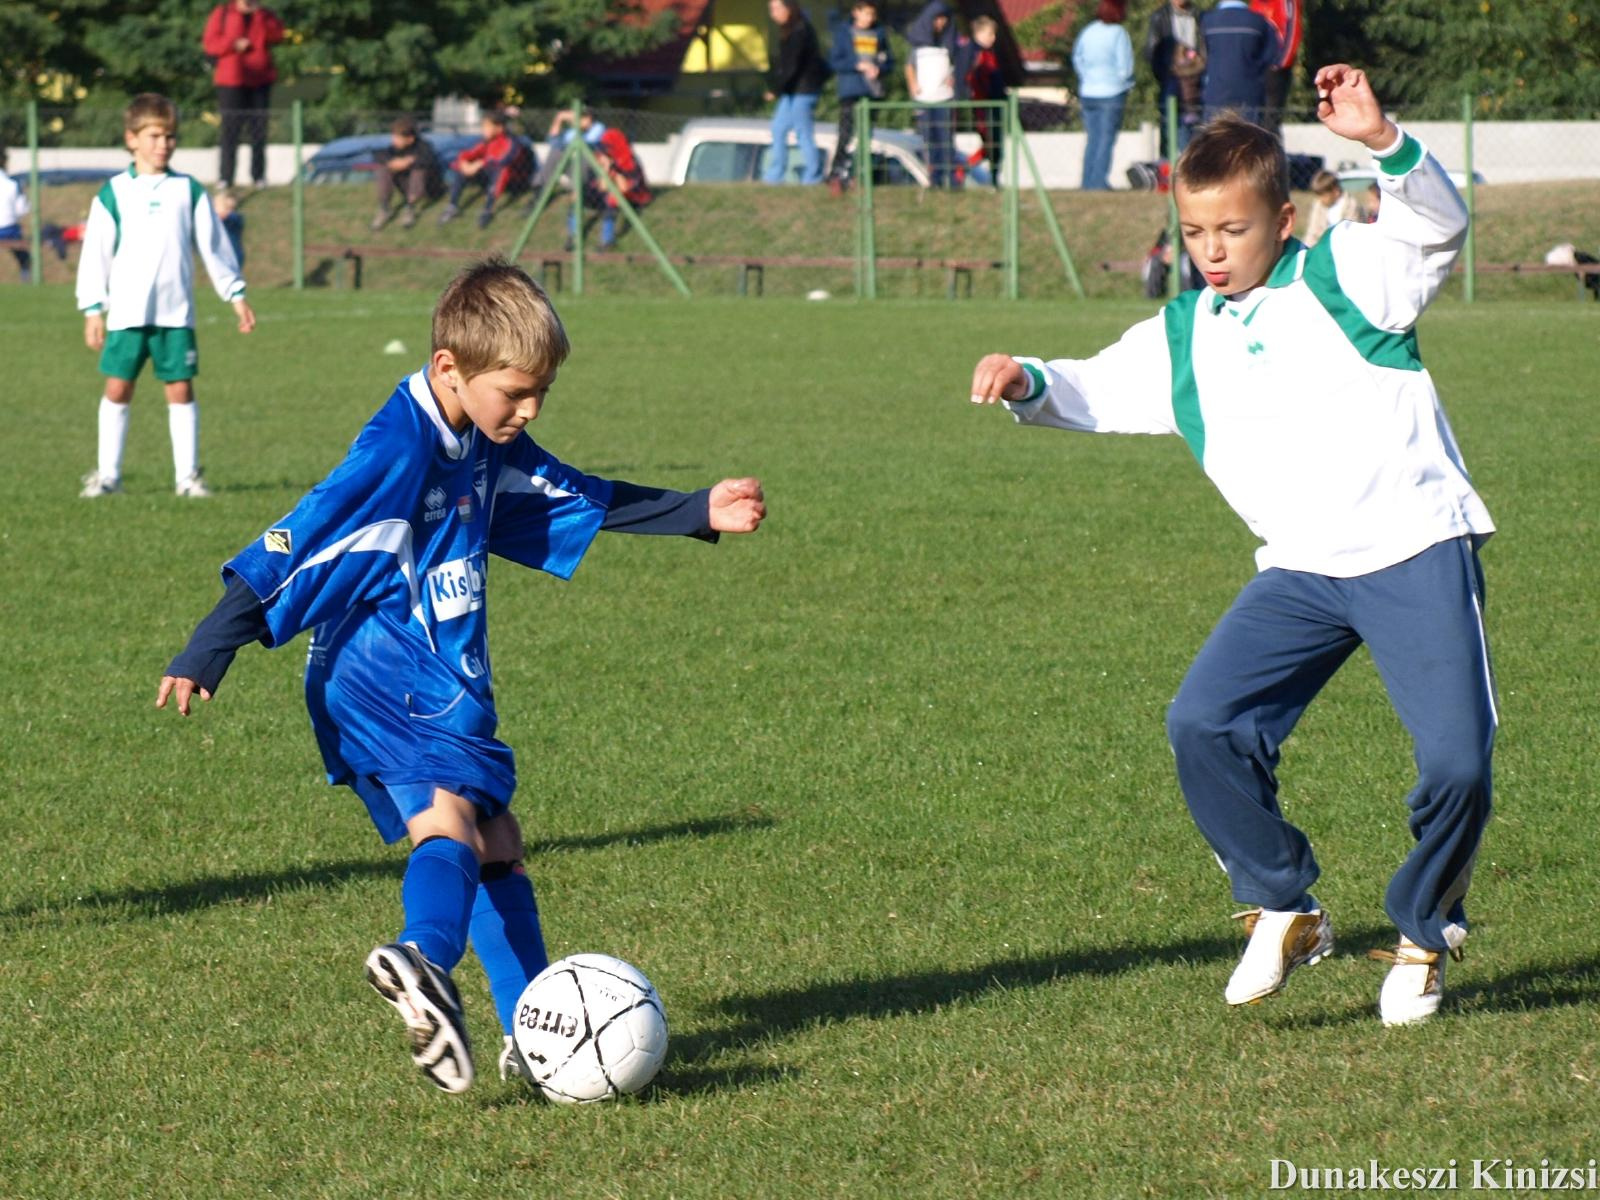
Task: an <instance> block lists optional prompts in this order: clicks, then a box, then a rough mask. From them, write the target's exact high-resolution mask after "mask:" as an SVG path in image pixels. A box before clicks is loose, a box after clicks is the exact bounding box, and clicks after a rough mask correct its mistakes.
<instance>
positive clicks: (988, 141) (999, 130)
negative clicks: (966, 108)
mask: <svg viewBox="0 0 1600 1200" xmlns="http://www.w3.org/2000/svg"><path fill="white" fill-rule="evenodd" d="M999 38H1000V26H999V24H998V23H997V22H996V21H995V19H994V18H993V17H974V18H973V19H972V47H971V52H970V54H969V56H968V58H969V61H968V64H967V72H966V76H967V80H966V82H967V97H968V98H969V99H972V100H988V101H991V102H992V101H1000V100H1004V99H1005V98H1006V91H1007V89H1006V75H1005V72H1004V71H1003V70H1001V69H1000V56H999V55H998V54H996V53H995V49H994V44H995V42H996V41H998V40H999ZM973 127H974V129H975V130H976V131H977V134H978V138H979V141H980V143H981V144H980V145H979V146H978V148H977V149H976V150H974V151H973V152H972V153H971V154H970V155H969V156H968V157H967V169H968V171H969V172H970V173H971V175H972V178H973V179H974V180H975V181H976V182H978V183H990V184H993V185H994V186H995V187H999V186H1000V156H1001V154H1002V153H1003V147H1004V145H1005V127H1006V126H1005V118H1004V116H1002V115H1001V112H1000V110H999V109H997V108H980V109H977V110H976V111H975V113H974V116H973Z"/></svg>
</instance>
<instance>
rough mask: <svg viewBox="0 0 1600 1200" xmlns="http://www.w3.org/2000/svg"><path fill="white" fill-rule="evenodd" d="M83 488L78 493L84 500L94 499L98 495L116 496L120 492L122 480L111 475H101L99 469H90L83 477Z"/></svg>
mask: <svg viewBox="0 0 1600 1200" xmlns="http://www.w3.org/2000/svg"><path fill="white" fill-rule="evenodd" d="M82 482H83V490H82V491H81V492H79V493H78V495H80V496H82V497H83V498H84V499H85V500H94V499H96V498H98V497H100V496H116V495H120V494H121V492H122V480H120V479H118V478H116V477H115V476H113V475H102V474H100V472H99V471H90V472H89V473H88V474H87V475H85V476H84V477H83V480H82Z"/></svg>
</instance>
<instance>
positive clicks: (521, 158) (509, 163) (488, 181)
mask: <svg viewBox="0 0 1600 1200" xmlns="http://www.w3.org/2000/svg"><path fill="white" fill-rule="evenodd" d="M481 129H482V133H483V140H482V141H481V142H479V143H477V144H476V145H474V146H468V147H467V148H466V149H465V150H463V151H462V152H461V153H460V154H458V155H456V157H455V161H454V162H452V163H451V164H450V199H449V201H448V202H446V204H445V206H444V211H443V212H441V213H440V214H439V224H441V225H444V224H446V223H447V222H449V221H453V220H455V219H456V217H457V216H459V215H460V213H461V193H462V192H463V191H464V190H465V189H466V186H467V183H468V181H470V180H475V179H476V180H481V182H482V184H483V211H482V212H481V213H479V214H478V228H479V229H487V228H488V227H489V222H490V221H492V220H494V206H495V204H496V203H498V202H499V201H501V200H509V199H511V198H512V197H513V196H519V195H521V194H522V193H523V192H525V191H527V190H528V188H529V187H530V186H532V184H533V168H534V161H533V151H532V150H530V149H529V148H528V144H527V143H526V142H524V141H523V140H522V139H521V138H519V137H516V136H515V135H513V134H512V133H510V132H509V131H508V130H507V128H506V115H505V114H504V113H501V112H490V113H485V114H484V116H483V124H482V127H481Z"/></svg>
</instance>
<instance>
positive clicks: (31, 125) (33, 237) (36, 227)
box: [28, 100, 44, 287]
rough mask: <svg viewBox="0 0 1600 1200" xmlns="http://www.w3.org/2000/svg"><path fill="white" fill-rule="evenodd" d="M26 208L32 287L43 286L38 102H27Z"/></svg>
mask: <svg viewBox="0 0 1600 1200" xmlns="http://www.w3.org/2000/svg"><path fill="white" fill-rule="evenodd" d="M28 207H29V208H30V209H32V210H33V220H32V221H31V222H29V225H28V228H29V234H28V241H29V243H30V244H31V245H32V247H33V275H32V281H33V286H34V287H43V286H44V223H43V222H44V214H43V213H42V212H40V211H39V102H38V101H37V100H29V101H28Z"/></svg>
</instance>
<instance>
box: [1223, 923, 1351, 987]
mask: <svg viewBox="0 0 1600 1200" xmlns="http://www.w3.org/2000/svg"><path fill="white" fill-rule="evenodd" d="M1233 919H1234V920H1236V921H1243V922H1244V931H1245V933H1246V934H1248V935H1249V938H1250V942H1249V944H1248V945H1246V946H1245V948H1244V956H1243V957H1242V958H1240V959H1239V965H1238V966H1237V967H1235V968H1234V970H1233V975H1232V977H1231V978H1230V979H1229V980H1228V986H1227V989H1226V990H1225V991H1224V992H1223V993H1222V995H1223V999H1225V1000H1226V1001H1227V1002H1228V1003H1229V1004H1259V1003H1260V1002H1261V1001H1263V1000H1265V999H1266V998H1267V997H1268V996H1272V995H1276V994H1277V993H1278V992H1281V991H1282V990H1283V985H1284V984H1285V983H1287V982H1288V981H1289V972H1290V971H1293V970H1294V969H1295V968H1296V967H1310V966H1314V965H1315V964H1317V963H1319V962H1321V961H1322V960H1323V959H1325V958H1327V957H1328V955H1330V954H1332V953H1333V924H1332V923H1331V922H1330V921H1329V920H1328V914H1327V913H1326V912H1325V911H1324V910H1323V909H1320V908H1318V909H1313V910H1312V911H1311V912H1308V913H1301V912H1277V911H1275V910H1273V909H1269V908H1251V909H1246V910H1245V911H1244V912H1240V913H1234V914H1233Z"/></svg>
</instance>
